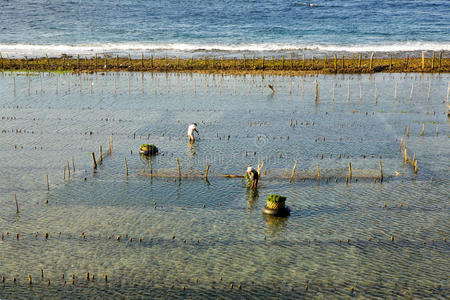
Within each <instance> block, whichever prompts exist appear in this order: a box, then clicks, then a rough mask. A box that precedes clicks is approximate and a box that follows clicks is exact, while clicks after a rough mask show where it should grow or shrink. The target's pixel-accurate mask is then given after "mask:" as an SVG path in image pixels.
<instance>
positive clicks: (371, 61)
mask: <svg viewBox="0 0 450 300" xmlns="http://www.w3.org/2000/svg"><path fill="white" fill-rule="evenodd" d="M374 55H375V53H374V52H372V54H371V55H370V65H369V69H370V70H371V71H372V67H373V56H374Z"/></svg>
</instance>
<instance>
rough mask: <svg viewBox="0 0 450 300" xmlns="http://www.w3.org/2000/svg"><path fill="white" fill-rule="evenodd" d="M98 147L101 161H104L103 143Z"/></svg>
mask: <svg viewBox="0 0 450 300" xmlns="http://www.w3.org/2000/svg"><path fill="white" fill-rule="evenodd" d="M98 148H99V149H98V150H99V152H100V163H103V153H102V145H100V146H99V147H98Z"/></svg>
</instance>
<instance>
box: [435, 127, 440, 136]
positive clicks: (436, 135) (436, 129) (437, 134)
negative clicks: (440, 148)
mask: <svg viewBox="0 0 450 300" xmlns="http://www.w3.org/2000/svg"><path fill="white" fill-rule="evenodd" d="M438 129H439V124H436V136H437V135H438Z"/></svg>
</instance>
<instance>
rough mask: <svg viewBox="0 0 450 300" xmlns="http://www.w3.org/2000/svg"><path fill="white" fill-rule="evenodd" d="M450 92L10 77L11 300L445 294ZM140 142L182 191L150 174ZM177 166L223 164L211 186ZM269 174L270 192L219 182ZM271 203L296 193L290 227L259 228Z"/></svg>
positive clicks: (4, 287)
mask: <svg viewBox="0 0 450 300" xmlns="http://www.w3.org/2000/svg"><path fill="white" fill-rule="evenodd" d="M449 79H450V78H449V76H448V75H420V74H393V75H392V74H377V75H373V76H370V75H364V76H360V75H345V76H342V75H338V76H331V75H327V76H317V77H316V76H307V77H261V76H241V77H232V76H220V75H185V74H141V73H130V74H129V73H119V74H116V73H106V74H105V75H101V74H91V75H89V74H83V75H70V74H22V73H19V74H17V73H13V74H10V73H3V74H1V75H0V89H1V90H2V97H1V99H0V106H1V116H0V118H1V120H0V130H2V132H1V133H0V141H1V143H0V154H1V156H0V157H1V158H0V166H1V170H2V171H1V178H0V191H1V193H0V207H1V213H0V232H2V233H3V235H4V240H2V241H0V253H2V255H1V257H0V275H3V276H5V283H0V296H1V297H6V298H14V297H18V298H20V297H24V296H31V295H47V296H52V297H62V296H67V295H70V294H72V293H74V292H76V293H77V295H79V296H80V297H83V296H99V297H101V296H103V297H104V296H107V297H111V296H131V297H137V296H142V297H149V296H151V297H164V298H165V297H181V298H187V297H198V296H202V297H215V296H217V295H219V296H221V297H226V298H242V297H247V298H249V297H257V298H261V297H301V296H311V297H323V298H328V297H330V296H331V295H333V296H334V295H337V297H340V298H346V297H354V296H356V297H360V298H367V297H383V298H385V297H396V296H402V295H403V296H406V297H410V296H411V295H412V296H413V297H425V296H433V297H441V298H445V297H447V296H448V292H449V285H448V274H447V271H445V270H448V269H449V267H450V266H449V263H448V261H449V258H450V257H449V250H450V248H449V246H448V242H447V241H446V239H447V238H448V228H449V225H450V224H449V210H448V209H449V207H448V200H449V189H448V187H449V182H450V180H449V176H448V173H449V169H450V163H449V160H448V157H450V156H449V155H450V144H449V140H448V138H449V123H448V118H447V115H446V109H447V104H446V98H447V93H448V82H449ZM315 81H317V82H318V83H320V95H318V99H317V102H316V101H315ZM268 84H272V85H273V86H274V87H275V90H276V92H275V93H274V94H272V93H271V91H270V89H268V88H267V85H268ZM291 119H292V124H293V125H291ZM191 122H197V123H198V125H199V126H198V128H199V131H200V140H198V141H197V142H196V143H195V145H194V146H193V147H189V146H188V144H187V138H186V136H185V134H186V130H187V125H188V124H189V123H191ZM423 123H424V124H425V130H424V134H423V135H421V131H422V124H423ZM294 125H295V126H294ZM408 126H410V131H409V137H408V138H407V137H406V136H405V132H406V128H407V127H408ZM436 126H438V135H436ZM111 134H112V135H113V144H114V151H113V154H112V155H111V156H108V157H106V158H105V160H104V162H103V164H102V165H101V166H99V168H98V169H97V170H96V171H93V169H92V160H91V157H90V152H95V153H96V155H97V156H98V148H99V145H100V144H102V145H103V149H107V147H108V146H107V145H108V143H109V139H110V135H111ZM402 136H403V137H404V139H405V140H406V143H407V149H408V156H410V157H412V156H413V153H415V158H416V159H417V160H418V166H419V171H418V173H417V174H415V173H414V172H413V169H412V167H411V165H410V164H405V163H404V161H403V155H402V153H401V152H400V151H399V144H400V140H401V138H402ZM142 143H154V144H156V145H157V146H158V147H159V148H160V150H161V153H160V154H159V155H158V156H156V157H154V158H153V159H152V167H153V170H154V171H155V172H156V171H158V170H164V171H165V172H166V173H169V174H173V176H172V177H170V178H150V177H148V176H139V175H138V173H140V172H142V170H143V169H145V170H146V172H148V168H149V167H148V161H147V160H145V159H143V158H141V157H140V156H139V155H138V154H137V152H138V149H139V146H140V144H142ZM104 151H105V150H104ZM322 155H323V157H322ZM72 157H73V159H74V163H75V172H74V170H73V169H72ZM124 157H126V158H127V163H128V168H129V175H128V176H126V174H125V167H124ZM176 158H179V160H180V162H181V170H182V173H183V174H189V172H191V170H204V169H205V168H206V165H207V164H210V165H211V169H210V175H209V183H208V182H206V181H204V180H202V179H198V178H182V179H181V180H179V179H178V178H177V173H176ZM380 158H381V160H382V163H383V172H384V181H383V183H380V181H379V180H377V181H376V182H374V178H376V177H378V174H379V173H378V172H379V171H378V169H379V161H380ZM262 161H264V162H265V166H264V169H263V170H266V171H267V174H266V176H263V178H262V181H261V185H260V188H259V190H258V192H257V193H255V192H252V191H250V190H248V189H247V188H246V186H245V182H244V181H242V180H241V179H227V178H222V177H220V175H222V174H226V173H230V174H242V173H243V172H244V171H245V168H246V166H247V165H248V164H251V165H254V166H255V165H256V164H257V163H261V162H262ZM296 161H297V163H298V166H297V168H296V178H295V180H294V182H293V183H291V182H289V175H290V172H291V170H292V167H293V165H294V163H295V162H296ZM67 162H69V165H70V167H71V175H70V178H69V174H68V171H67V172H66V174H65V179H64V177H63V176H64V166H65V165H67ZM348 162H351V164H352V168H353V173H354V176H353V180H352V182H351V183H349V184H347V183H346V176H347V172H348V170H347V168H348ZM317 163H318V164H319V166H320V173H321V178H320V180H317V179H316V178H315V174H316V168H317ZM46 174H48V175H49V181H50V192H47V185H46ZM286 174H287V175H286ZM431 178H433V181H432V180H431ZM356 180H357V181H356ZM336 181H337V182H336ZM15 193H16V194H17V199H18V203H19V211H20V212H19V214H16V207H15V204H14V194H15ZM272 193H280V194H283V195H285V196H287V204H288V205H289V206H290V208H291V209H292V213H291V216H290V217H289V218H287V219H273V218H266V217H264V216H263V215H262V213H261V209H262V207H263V206H264V204H265V199H266V198H267V196H268V195H269V194H272ZM46 202H48V203H46ZM385 203H386V207H384V204H385ZM155 206H156V208H155ZM8 233H9V234H8ZM17 233H18V234H19V240H17V239H16V234H17ZM45 233H48V234H49V238H48V240H45V238H44V234H45ZM82 233H84V236H85V237H82ZM119 235H120V236H121V241H120V242H119V241H117V240H116V238H117V236H119ZM174 236H175V238H174ZM391 237H393V238H394V241H391ZM130 238H132V240H130ZM140 238H141V239H142V241H141V242H139V239H140ZM40 269H43V270H44V279H43V280H41V279H40ZM86 272H90V274H91V275H92V274H94V275H95V276H96V279H95V280H94V281H92V279H91V280H90V281H89V283H86V279H85V274H86ZM28 274H31V275H32V277H33V281H34V282H33V285H32V286H31V287H30V286H29V285H28V279H27V276H28ZM63 274H64V276H65V279H62V275H63ZM72 274H74V275H76V280H75V284H74V285H72V282H71V281H72ZM104 274H107V275H108V282H107V283H105V282H104V279H103V276H104ZM13 277H16V278H17V282H16V283H14V282H13ZM48 280H50V282H51V283H50V286H48ZM64 281H66V284H64ZM231 283H233V288H230V287H231V286H230V284H231ZM239 285H240V289H239V288H238V287H239Z"/></svg>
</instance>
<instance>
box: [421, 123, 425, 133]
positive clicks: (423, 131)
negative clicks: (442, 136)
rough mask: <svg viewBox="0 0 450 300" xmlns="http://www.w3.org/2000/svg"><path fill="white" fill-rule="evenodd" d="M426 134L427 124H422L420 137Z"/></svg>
mask: <svg viewBox="0 0 450 300" xmlns="http://www.w3.org/2000/svg"><path fill="white" fill-rule="evenodd" d="M424 134H425V123H424V122H422V132H421V133H420V136H423V135H424Z"/></svg>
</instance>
